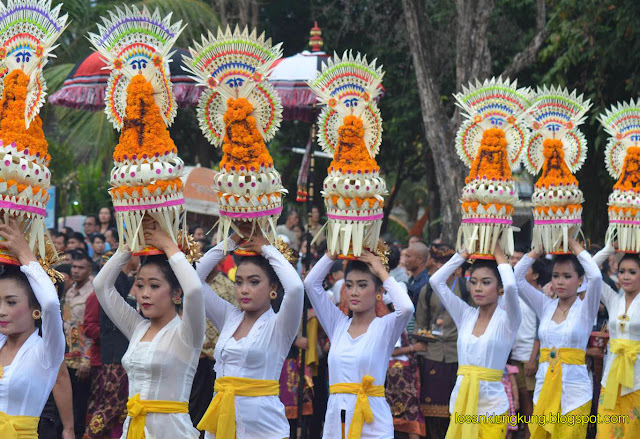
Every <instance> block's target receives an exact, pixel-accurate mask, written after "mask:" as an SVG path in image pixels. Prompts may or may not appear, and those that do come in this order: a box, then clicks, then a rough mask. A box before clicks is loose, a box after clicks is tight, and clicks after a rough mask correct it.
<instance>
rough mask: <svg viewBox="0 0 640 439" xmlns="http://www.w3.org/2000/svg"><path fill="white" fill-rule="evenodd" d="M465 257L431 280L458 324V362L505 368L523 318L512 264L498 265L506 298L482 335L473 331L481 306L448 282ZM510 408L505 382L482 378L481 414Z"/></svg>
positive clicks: (459, 382) (451, 409) (455, 391)
mask: <svg viewBox="0 0 640 439" xmlns="http://www.w3.org/2000/svg"><path fill="white" fill-rule="evenodd" d="M464 261H465V260H464V258H463V257H462V256H460V254H459V253H456V254H455V255H454V256H453V257H452V258H451V259H450V260H449V262H447V263H446V264H444V265H443V266H442V268H440V269H439V270H438V271H436V272H435V273H434V275H433V276H431V279H430V280H429V282H430V283H431V286H432V288H433V290H434V291H435V292H436V294H437V295H438V297H439V298H440V301H441V302H442V304H443V305H444V307H445V308H446V309H447V311H448V312H449V314H450V315H451V317H452V318H453V321H454V323H455V324H456V327H457V328H458V344H457V345H458V364H459V365H460V366H479V367H484V368H487V369H497V370H503V369H504V367H505V366H506V364H507V359H508V358H509V353H510V352H511V347H512V346H513V342H514V341H515V339H516V333H517V332H518V327H519V326H520V322H521V320H522V314H521V313H520V303H519V301H518V289H517V287H516V281H515V278H514V277H513V270H512V269H511V267H510V266H509V264H500V265H498V272H499V273H500V279H501V280H502V287H503V289H504V296H503V297H504V299H502V300H499V301H498V306H497V307H496V309H495V311H494V313H493V316H491V321H490V322H489V324H488V325H487V328H486V329H485V331H484V334H482V335H481V336H480V337H476V336H475V335H473V328H474V327H475V326H476V322H477V321H478V316H479V310H478V308H474V307H473V306H471V305H469V304H468V303H466V302H465V301H463V300H462V299H460V298H459V297H458V296H456V295H455V294H454V293H453V292H452V291H451V290H450V289H449V287H448V286H447V279H449V277H451V275H452V274H453V273H454V272H455V271H456V269H457V268H458V267H459V266H461V265H462V264H463V263H464ZM463 379H465V377H464V376H462V375H458V377H457V379H456V385H455V387H454V388H453V392H451V399H450V400H449V412H450V413H453V412H454V408H455V405H456V399H457V397H458V392H459V390H460V386H461V385H462V380H463ZM508 409H509V400H508V399H507V393H506V392H505V390H504V386H503V385H502V382H500V381H496V382H490V381H480V390H479V394H478V414H479V415H486V414H494V413H495V414H496V415H500V414H503V413H504V412H506V411H507V410H508Z"/></svg>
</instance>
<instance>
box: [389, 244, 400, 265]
mask: <svg viewBox="0 0 640 439" xmlns="http://www.w3.org/2000/svg"><path fill="white" fill-rule="evenodd" d="M399 263H400V250H398V247H396V246H395V245H392V246H391V247H389V271H391V270H393V269H394V268H396V267H397V266H398V264H399Z"/></svg>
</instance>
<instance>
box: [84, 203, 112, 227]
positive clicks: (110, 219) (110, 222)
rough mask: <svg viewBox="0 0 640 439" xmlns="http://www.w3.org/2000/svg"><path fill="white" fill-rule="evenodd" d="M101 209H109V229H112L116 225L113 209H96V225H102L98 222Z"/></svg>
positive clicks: (105, 207) (104, 207)
mask: <svg viewBox="0 0 640 439" xmlns="http://www.w3.org/2000/svg"><path fill="white" fill-rule="evenodd" d="M102 209H109V227H113V226H115V225H116V216H115V215H114V213H113V209H112V208H111V207H109V206H102V207H101V208H100V209H98V215H97V218H96V220H97V224H98V225H102V223H101V222H100V211H101V210H102ZM90 216H91V215H90Z"/></svg>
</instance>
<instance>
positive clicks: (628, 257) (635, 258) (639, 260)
mask: <svg viewBox="0 0 640 439" xmlns="http://www.w3.org/2000/svg"><path fill="white" fill-rule="evenodd" d="M623 261H631V262H635V263H636V265H637V266H638V267H640V254H638V253H625V255H624V256H623V257H622V259H620V262H618V267H620V264H622V262H623Z"/></svg>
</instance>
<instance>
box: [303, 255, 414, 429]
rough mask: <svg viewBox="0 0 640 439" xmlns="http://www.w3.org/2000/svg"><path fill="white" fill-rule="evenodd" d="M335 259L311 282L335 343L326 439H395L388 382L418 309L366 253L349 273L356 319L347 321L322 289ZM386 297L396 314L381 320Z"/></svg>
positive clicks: (325, 260) (310, 291)
mask: <svg viewBox="0 0 640 439" xmlns="http://www.w3.org/2000/svg"><path fill="white" fill-rule="evenodd" d="M333 259H334V258H333V256H332V255H330V254H329V253H327V254H326V255H325V256H323V257H322V259H320V261H319V262H318V263H317V264H316V265H315V266H314V267H313V269H312V270H311V271H310V272H309V274H308V275H307V278H306V279H305V287H306V291H307V295H308V296H309V300H310V301H311V306H312V307H313V309H314V311H315V313H316V315H317V317H318V320H319V321H320V325H321V326H322V328H323V329H324V330H325V332H326V333H327V336H328V337H329V339H330V340H331V349H330V350H329V371H330V373H329V381H330V388H329V389H330V390H329V392H330V393H331V395H330V396H329V403H328V406H327V413H326V416H325V423H324V433H323V437H324V438H325V439H341V438H342V437H348V438H350V439H351V438H366V439H373V438H380V439H392V438H393V437H394V432H393V430H394V427H393V418H392V416H391V410H390V408H389V404H388V403H387V400H386V399H385V394H384V382H385V378H386V374H387V367H388V366H389V359H390V358H391V353H392V352H393V349H394V347H395V344H396V342H397V341H398V339H399V338H400V335H401V334H402V331H403V330H404V329H405V328H406V326H407V323H408V322H409V319H410V318H411V315H412V314H413V309H414V308H413V303H412V302H411V299H410V298H409V295H408V294H407V290H406V288H404V287H402V286H401V285H400V284H399V283H398V282H396V281H395V279H393V278H392V277H390V276H389V273H387V271H386V270H385V268H384V266H383V265H382V262H381V261H380V258H378V257H377V256H376V255H374V254H372V253H369V252H364V253H363V254H362V255H361V256H360V257H359V259H358V260H357V261H351V262H349V264H348V265H347V268H346V270H345V284H344V285H345V288H346V292H347V297H348V299H349V310H350V311H351V312H352V313H353V317H352V318H349V317H347V316H345V315H344V314H343V313H342V311H340V309H339V308H337V307H336V306H335V305H334V304H333V302H332V301H331V299H330V298H329V296H328V295H327V293H326V292H325V290H324V288H323V287H322V282H323V280H324V278H325V277H326V275H327V274H328V273H329V269H330V268H331V265H332V264H333ZM384 291H386V292H387V293H388V294H389V296H390V297H391V300H392V302H393V306H394V308H395V311H394V312H392V313H390V314H387V315H386V316H384V317H376V298H377V297H381V296H382V294H383V292H384ZM343 412H344V414H345V417H344V421H345V425H344V431H345V432H346V434H345V436H343V433H342V429H343V427H342V422H341V416H342V413H343Z"/></svg>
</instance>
